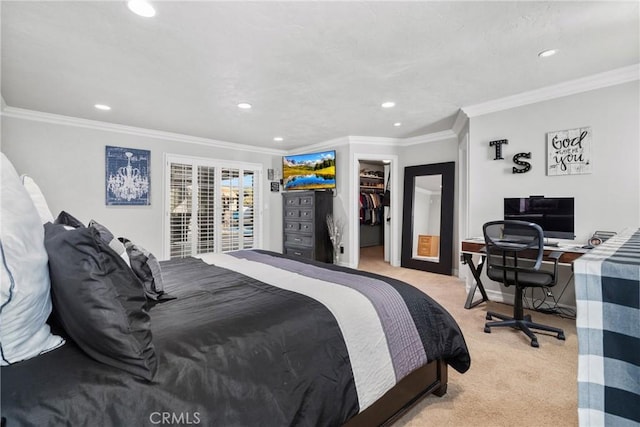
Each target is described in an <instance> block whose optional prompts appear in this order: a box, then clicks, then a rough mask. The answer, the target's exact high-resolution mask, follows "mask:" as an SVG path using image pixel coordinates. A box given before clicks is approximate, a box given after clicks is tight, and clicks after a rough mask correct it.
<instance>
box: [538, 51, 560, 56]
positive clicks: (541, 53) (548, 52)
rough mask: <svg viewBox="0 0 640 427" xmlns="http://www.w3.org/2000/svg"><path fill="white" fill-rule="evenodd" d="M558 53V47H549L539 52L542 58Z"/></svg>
mask: <svg viewBox="0 0 640 427" xmlns="http://www.w3.org/2000/svg"><path fill="white" fill-rule="evenodd" d="M556 53H558V49H547V50H543V51H542V52H540V53H539V54H538V56H539V57H540V58H547V57H549V56H553V55H555V54H556Z"/></svg>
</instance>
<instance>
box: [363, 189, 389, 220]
mask: <svg viewBox="0 0 640 427" xmlns="http://www.w3.org/2000/svg"><path fill="white" fill-rule="evenodd" d="M383 216H384V212H383V206H382V193H375V192H374V193H371V192H361V193H360V224H370V225H378V224H382V221H383Z"/></svg>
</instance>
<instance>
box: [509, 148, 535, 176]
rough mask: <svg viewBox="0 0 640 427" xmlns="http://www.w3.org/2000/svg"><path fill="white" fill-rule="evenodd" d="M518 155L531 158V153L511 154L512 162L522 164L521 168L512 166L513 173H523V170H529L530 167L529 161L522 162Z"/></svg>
mask: <svg viewBox="0 0 640 427" xmlns="http://www.w3.org/2000/svg"><path fill="white" fill-rule="evenodd" d="M520 157H524V158H525V159H530V158H531V153H530V152H529V153H518V154H516V155H515V156H513V163H515V164H516V165H520V166H523V168H522V169H518V168H516V167H514V168H513V173H525V172H529V169H531V163H529V162H523V161H522V160H520Z"/></svg>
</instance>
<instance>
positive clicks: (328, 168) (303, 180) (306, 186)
mask: <svg viewBox="0 0 640 427" xmlns="http://www.w3.org/2000/svg"><path fill="white" fill-rule="evenodd" d="M282 181H283V184H284V189H285V190H326V189H332V188H336V152H335V150H331V151H322V152H319V153H310V154H296V155H291V156H283V157H282Z"/></svg>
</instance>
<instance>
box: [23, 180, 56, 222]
mask: <svg viewBox="0 0 640 427" xmlns="http://www.w3.org/2000/svg"><path fill="white" fill-rule="evenodd" d="M20 179H21V180H22V185H23V186H24V188H26V189H27V193H29V197H31V201H32V202H33V204H34V205H35V206H36V210H37V211H38V215H40V222H42V223H43V224H46V223H47V222H53V214H52V213H51V210H49V206H48V205H47V199H45V198H44V194H42V191H41V190H40V187H38V184H36V182H35V181H34V180H33V178H31V177H30V176H29V175H22V176H21V177H20Z"/></svg>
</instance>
